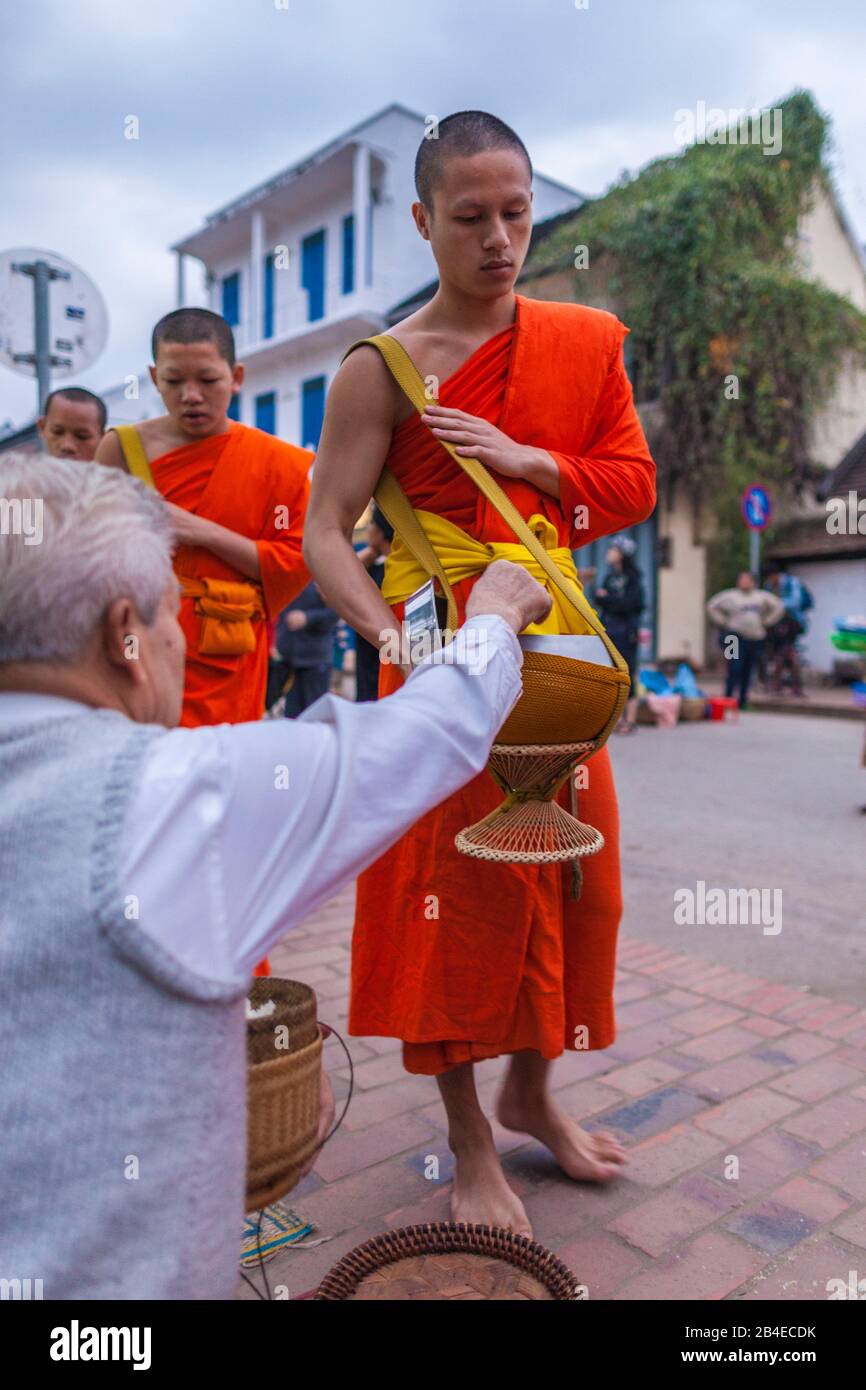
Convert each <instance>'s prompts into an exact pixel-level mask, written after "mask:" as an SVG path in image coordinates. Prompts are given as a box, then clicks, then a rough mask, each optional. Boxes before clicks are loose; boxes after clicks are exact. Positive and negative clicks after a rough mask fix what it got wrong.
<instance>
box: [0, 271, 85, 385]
mask: <svg viewBox="0 0 866 1390" xmlns="http://www.w3.org/2000/svg"><path fill="white" fill-rule="evenodd" d="M40 293H41V294H42V295H43V304H45V299H47V305H45V308H46V310H47V312H45V314H44V321H45V324H46V327H47V333H46V335H45V338H46V341H45V342H44V343H43V344H42V353H41V355H42V359H43V360H42V361H41V362H40V361H37V356H38V355H39V345H38V344H37V336H38V335H37V301H38V300H39V295H40ZM107 341H108V310H107V309H106V306H105V300H104V299H103V298H102V295H101V294H100V292H99V290H98V289H97V288H96V286H95V285H94V283H93V281H92V280H91V279H90V276H89V275H86V274H85V273H84V271H83V270H82V269H81V268H80V266H77V265H73V263H72V261H67V260H66V259H65V258H64V257H63V256H58V255H57V253H56V252H55V251H39V250H36V249H34V248H32V247H23V248H21V249H17V248H16V249H14V250H11V251H0V363H2V364H3V366H4V367H8V368H9V369H10V371H13V372H20V373H21V374H22V375H23V376H32V377H38V376H39V375H40V368H41V369H42V370H43V371H45V370H47V371H48V372H49V373H50V375H51V377H53V378H63V377H70V376H78V375H79V374H80V373H81V372H83V371H84V370H85V368H86V367H89V366H90V365H91V363H92V362H95V361H96V359H97V357H99V355H100V353H101V352H102V351H103V350H104V348H105V344H106V342H107Z"/></svg>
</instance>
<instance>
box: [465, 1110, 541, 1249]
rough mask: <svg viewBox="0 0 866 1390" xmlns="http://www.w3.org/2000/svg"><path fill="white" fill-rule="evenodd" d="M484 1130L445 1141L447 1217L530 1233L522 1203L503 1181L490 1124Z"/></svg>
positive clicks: (527, 1218)
mask: <svg viewBox="0 0 866 1390" xmlns="http://www.w3.org/2000/svg"><path fill="white" fill-rule="evenodd" d="M486 1129H487V1132H486V1134H485V1133H483V1132H479V1133H478V1134H476V1135H473V1136H471V1137H469V1138H465V1137H464V1138H462V1139H459V1140H458V1139H455V1138H453V1137H452V1138H451V1139H450V1140H449V1143H450V1145H451V1149H452V1151H453V1153H454V1159H455V1170H454V1186H453V1188H452V1191H451V1220H452V1221H468V1222H473V1223H474V1224H476V1225H480V1226H500V1227H502V1229H503V1230H506V1231H514V1233H515V1235H519V1236H531V1235H532V1227H531V1225H530V1223H529V1217H528V1216H527V1215H526V1210H525V1208H524V1205H523V1203H522V1202H521V1200H520V1198H519V1197H518V1196H517V1194H516V1193H514V1192H512V1190H511V1188H510V1187H509V1186H508V1183H507V1182H506V1181H505V1174H504V1173H503V1171H502V1164H501V1163H500V1162H499V1155H498V1154H497V1152H496V1148H495V1145H494V1143H493V1135H492V1132H491V1130H490V1126H489V1125H487V1127H486Z"/></svg>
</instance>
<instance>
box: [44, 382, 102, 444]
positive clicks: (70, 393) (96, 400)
mask: <svg viewBox="0 0 866 1390" xmlns="http://www.w3.org/2000/svg"><path fill="white" fill-rule="evenodd" d="M56 400H64V401H72V402H73V404H74V405H92V406H93V408H94V409H95V411H96V418H97V420H98V421H99V433H100V434H103V433H104V432H105V422H106V420H107V419H108V411H107V410H106V407H105V401H104V400H103V399H102V397H101V396H95V395H94V394H93V392H92V391H86V390H85V388H84V387H83V386H61V387H60V388H59V389H58V390H57V391H52V392H51V394H50V395H49V396H46V397H45V405H44V407H43V414H44V415H47V414H48V412H49V410H50V409H51V402H52V401H56Z"/></svg>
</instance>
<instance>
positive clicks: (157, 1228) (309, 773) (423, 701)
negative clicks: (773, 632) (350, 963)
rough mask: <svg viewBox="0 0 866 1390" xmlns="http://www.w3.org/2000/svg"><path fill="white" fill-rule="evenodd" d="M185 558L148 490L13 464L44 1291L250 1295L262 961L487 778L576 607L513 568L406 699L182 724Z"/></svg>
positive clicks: (30, 1241)
mask: <svg viewBox="0 0 866 1390" xmlns="http://www.w3.org/2000/svg"><path fill="white" fill-rule="evenodd" d="M171 544H172V537H171V531H170V522H169V518H168V513H167V511H166V509H165V507H164V506H163V503H162V502H161V500H160V499H159V498H158V497H157V495H156V494H154V493H153V492H151V491H149V490H148V489H146V488H144V487H143V486H142V485H140V484H139V483H137V482H134V481H133V480H131V479H130V478H128V477H126V476H125V475H124V474H122V473H119V472H117V471H116V470H114V469H107V468H100V467H98V466H94V465H93V464H81V463H77V462H72V461H68V460H60V459H49V458H45V457H38V458H33V457H22V456H16V455H5V456H0V780H2V786H3V796H2V801H0V877H2V884H3V911H2V914H0V979H2V982H3V984H2V990H3V1003H2V1021H0V1048H2V1057H3V1068H2V1072H0V1132H2V1135H3V1140H2V1145H0V1190H2V1192H3V1203H2V1207H0V1277H2V1278H5V1279H15V1278H25V1277H38V1278H41V1279H42V1281H43V1291H44V1295H45V1297H46V1298H70V1297H77V1298H180V1297H186V1298H188V1297H189V1296H190V1294H192V1296H194V1297H199V1298H229V1297H231V1296H232V1294H233V1292H234V1285H235V1277H236V1276H235V1270H236V1263H237V1237H238V1228H239V1223H240V1220H241V1217H242V1215H243V1204H244V1170H245V1129H246V1115H245V1044H244V1013H245V1009H244V999H245V995H246V992H247V988H248V984H249V980H250V974H251V971H252V968H253V966H254V965H255V963H256V961H258V960H259V959H260V958H261V957H262V956H263V955H265V954H266V953H267V951H268V950H269V949H270V948H271V947H272V946H273V945H274V944H275V943H276V942H277V941H278V940H279V939H280V937H281V936H283V935H284V933H285V932H286V931H288V930H289V929H290V928H291V927H292V926H293V925H294V924H296V923H297V922H298V921H299V920H300V919H301V918H303V917H305V916H306V915H307V914H308V913H310V912H312V911H313V910H314V909H315V908H316V907H317V906H318V905H319V904H320V903H322V902H324V901H325V900H326V899H327V898H328V897H329V896H330V895H331V894H333V893H335V892H336V891H337V890H338V889H339V888H340V887H341V886H342V885H343V884H345V883H346V882H347V881H348V880H349V879H351V878H352V877H353V876H354V875H355V874H357V873H358V872H359V870H361V869H363V868H364V867H365V866H366V865H367V864H369V863H370V862H371V861H372V860H373V859H375V858H376V857H378V856H379V855H380V854H381V853H382V852H383V851H384V850H385V849H386V848H387V847H388V846H389V845H390V844H391V843H392V842H393V841H394V840H396V839H397V838H398V837H399V836H400V835H402V834H403V832H404V831H405V830H406V829H407V827H408V826H409V825H411V824H412V823H413V822H414V821H416V820H417V819H418V818H419V817H420V816H422V815H423V814H425V813H426V812H427V811H428V810H429V809H430V808H431V807H433V806H435V805H436V804H437V803H438V802H440V801H441V800H443V798H444V797H446V796H449V795H450V794H451V793H452V792H453V791H455V790H456V789H457V788H458V787H460V786H462V785H463V784H464V783H465V782H467V781H468V780H469V779H470V778H471V777H473V776H475V775H476V774H477V773H478V772H479V771H480V770H481V769H482V768H483V767H484V765H485V762H486V760H487V755H488V752H489V748H490V744H491V742H492V740H493V737H494V735H495V734H496V731H497V730H498V729H499V728H500V726H501V725H502V723H503V721H504V720H505V718H506V716H507V715H508V713H509V711H510V710H511V708H512V706H513V705H514V703H515V701H516V699H517V697H518V696H519V694H520V689H521V683H520V664H521V659H522V658H521V650H520V646H519V643H518V642H517V639H516V636H515V633H517V632H519V631H521V630H522V629H523V628H524V627H526V626H527V624H529V623H532V622H538V621H540V620H542V619H543V617H544V616H545V614H546V613H547V611H548V608H549V603H550V600H549V599H548V597H547V596H546V594H545V593H544V591H543V590H542V589H541V587H540V586H539V585H537V584H536V583H535V582H534V581H533V580H532V579H531V578H530V577H529V576H528V574H527V573H526V572H525V571H524V570H523V569H521V568H520V567H518V566H515V565H510V564H507V563H506V562H504V561H500V562H497V563H496V564H494V565H492V566H491V567H490V569H489V570H488V572H487V574H486V575H485V576H484V577H483V578H482V579H481V580H479V582H478V584H477V585H476V586H475V589H474V590H473V593H472V597H471V599H470V602H469V606H468V608H467V623H466V625H465V628H464V629H463V630H462V632H461V633H458V636H457V639H456V640H455V642H453V643H452V644H451V646H449V647H447V648H445V649H444V650H443V651H442V652H439V653H437V654H435V655H434V656H432V657H429V658H428V659H427V660H426V661H424V662H422V663H421V665H420V666H418V667H417V668H416V670H415V671H414V672H413V674H412V676H411V678H410V680H409V681H408V682H407V684H406V686H405V688H404V689H403V690H402V691H401V692H400V693H399V694H396V695H393V696H391V697H390V698H389V699H388V700H386V701H383V702H382V703H381V704H377V703H372V704H362V705H358V706H355V705H352V704H348V703H346V702H345V701H341V700H339V699H336V698H335V697H333V696H330V695H327V696H324V697H323V698H322V699H321V700H319V701H318V702H317V703H316V704H315V705H313V706H312V707H311V708H310V709H309V710H308V711H306V713H305V714H304V715H303V716H302V717H301V718H300V719H298V720H295V721H290V720H275V721H262V722H260V723H254V724H241V725H234V726H229V725H220V726H217V727H204V728H198V729H179V728H175V727H174V726H175V725H176V722H177V719H178V717H179V714H180V708H181V696H182V688H183V673H184V639H183V636H182V633H181V630H180V627H179V626H178V622H177V607H178V586H177V582H176V580H175V578H174V576H173V573H172V568H171ZM471 629H475V632H474V634H473V640H472V641H470V640H468V636H467V634H468V632H469V630H471ZM383 636H384V634H383ZM479 639H483V643H484V647H483V650H484V660H483V661H479V660H478V644H479ZM455 715H457V716H459V717H457V718H455ZM395 748H396V749H398V750H399V752H400V754H401V757H400V770H399V773H397V774H395V775H394V776H393V777H388V778H383V776H382V768H383V767H393V766H394V757H393V755H394V750H395ZM418 910H419V911H420V910H421V906H420V904H419V909H418ZM133 1155H134V1156H135V1158H136V1160H137V1162H136V1164H134V1165H132V1171H135V1172H137V1176H136V1177H135V1178H134V1180H133V1178H132V1177H131V1176H130V1173H131V1165H130V1158H131V1156H133Z"/></svg>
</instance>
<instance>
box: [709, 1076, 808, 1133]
mask: <svg viewBox="0 0 866 1390" xmlns="http://www.w3.org/2000/svg"><path fill="white" fill-rule="evenodd" d="M797 1109H799V1106H798V1104H797V1102H796V1101H794V1100H789V1099H788V1097H787V1096H780V1095H778V1094H777V1093H776V1092H775V1091H768V1090H767V1089H766V1088H765V1087H761V1086H756V1087H755V1088H754V1089H753V1090H751V1091H744V1092H743V1093H742V1094H741V1095H738V1096H734V1097H733V1098H732V1099H731V1100H726V1101H724V1102H723V1103H722V1104H721V1105H717V1106H714V1107H713V1109H711V1110H708V1111H706V1113H705V1114H703V1115H698V1117H697V1119H696V1120H695V1124H696V1125H697V1126H698V1127H699V1128H700V1129H706V1130H709V1131H710V1133H712V1134H718V1135H719V1137H720V1138H722V1139H726V1140H728V1141H729V1142H730V1143H736V1142H739V1141H740V1140H741V1139H748V1138H749V1137H750V1135H752V1134H757V1133H758V1131H759V1130H762V1129H766V1128H767V1127H768V1126H769V1125H772V1124H775V1123H776V1122H777V1121H778V1120H780V1119H782V1118H783V1117H785V1116H786V1115H790V1114H791V1112H792V1111H794V1110H797ZM793 1132H794V1133H796V1132H797V1131H793ZM805 1137H806V1138H809V1135H806V1136H805Z"/></svg>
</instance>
